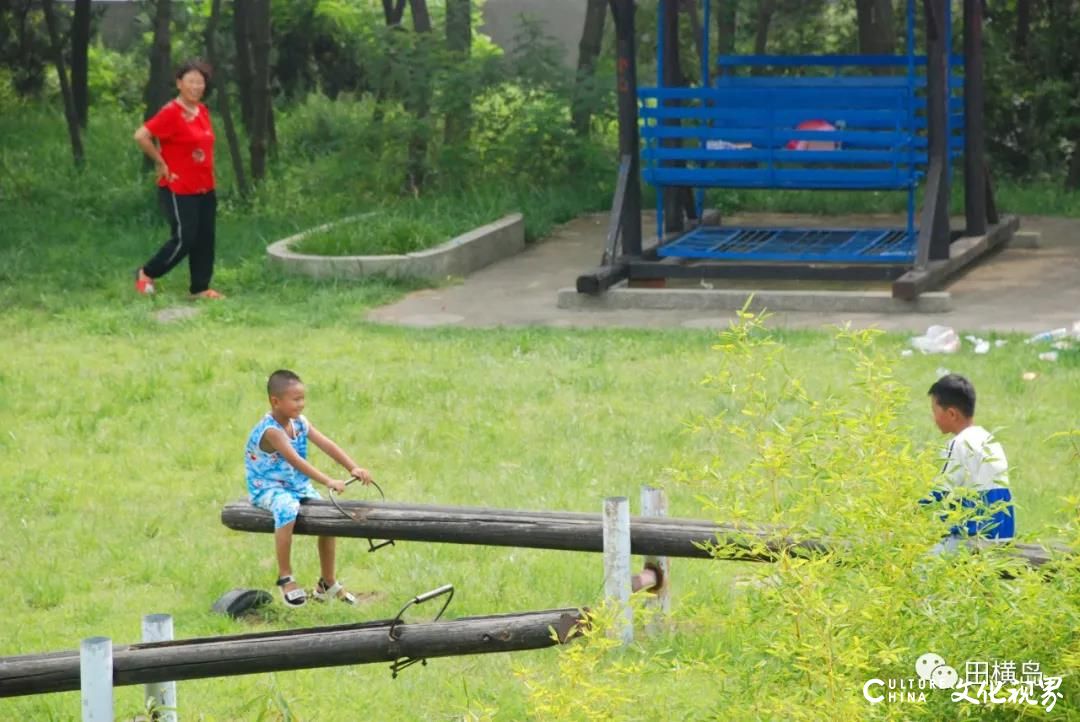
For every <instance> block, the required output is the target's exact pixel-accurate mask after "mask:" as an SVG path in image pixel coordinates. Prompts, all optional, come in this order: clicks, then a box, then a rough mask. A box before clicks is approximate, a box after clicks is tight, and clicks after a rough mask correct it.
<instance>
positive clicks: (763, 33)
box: [752, 0, 776, 75]
mask: <svg viewBox="0 0 1080 722" xmlns="http://www.w3.org/2000/svg"><path fill="white" fill-rule="evenodd" d="M775 13H776V0H760V2H759V3H758V16H757V28H756V30H755V31H754V55H764V54H765V51H766V50H767V49H768V46H769V25H771V24H772V19H773V15H774V14H775ZM761 72H762V68H760V67H758V68H754V70H753V72H752V74H753V75H760V74H761Z"/></svg>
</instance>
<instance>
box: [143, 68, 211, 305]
mask: <svg viewBox="0 0 1080 722" xmlns="http://www.w3.org/2000/svg"><path fill="white" fill-rule="evenodd" d="M209 81H210V67H209V66H208V65H206V64H205V63H202V62H198V61H190V60H189V61H188V62H186V63H184V64H183V65H181V66H180V68H179V69H178V70H177V71H176V89H177V90H178V91H179V93H178V95H177V97H176V98H175V99H174V100H170V101H169V102H168V103H166V104H165V106H164V107H163V108H162V109H161V110H159V111H158V113H157V115H155V116H154V117H153V118H151V119H150V120H148V121H146V123H144V124H143V125H142V126H141V127H140V128H139V129H138V130H136V131H135V142H136V143H137V144H138V146H139V147H140V148H142V151H143V152H144V153H146V155H147V156H149V158H150V159H151V160H152V161H154V166H155V168H156V170H157V179H158V201H159V203H160V205H161V211H162V213H164V214H165V217H166V218H168V219H169V227H170V229H171V231H172V234H171V236H170V238H169V240H167V241H166V242H165V245H163V246H162V247H161V248H160V249H159V250H158V252H157V253H156V254H154V256H153V257H152V258H151V259H150V260H149V261H147V262H146V264H145V265H143V266H142V268H140V269H138V270H137V271H136V272H135V290H136V291H138V292H139V293H142V294H144V295H145V294H151V293H153V292H154V279H156V278H160V277H162V276H164V275H165V274H166V273H168V272H169V271H171V270H172V268H173V267H174V266H175V265H176V264H178V263H179V262H180V261H182V260H183V259H184V257H185V256H187V259H188V267H189V269H190V271H191V289H190V290H191V296H192V298H210V299H217V298H223V296H222V295H221V294H220V293H218V292H217V291H215V290H214V289H212V288H210V278H211V276H213V273H214V225H215V222H216V215H217V197H216V196H215V195H214V130H213V128H212V127H211V125H210V111H208V110H207V109H206V106H205V105H203V104H202V103H201V102H200V101H201V100H202V97H203V94H204V93H205V92H206V84H207V83H208V82H209ZM155 141H156V143H155Z"/></svg>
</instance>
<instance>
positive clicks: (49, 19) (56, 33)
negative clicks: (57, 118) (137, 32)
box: [41, 0, 83, 167]
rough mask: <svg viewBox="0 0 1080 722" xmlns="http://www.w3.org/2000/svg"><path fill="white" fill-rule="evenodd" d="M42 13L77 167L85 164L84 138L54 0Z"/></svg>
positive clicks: (45, 1) (43, 4)
mask: <svg viewBox="0 0 1080 722" xmlns="http://www.w3.org/2000/svg"><path fill="white" fill-rule="evenodd" d="M41 9H42V12H43V13H44V14H45V25H46V26H47V27H48V30H49V42H50V44H51V45H52V55H53V63H54V64H55V65H56V75H57V78H58V79H59V80H60V95H61V96H63V99H64V117H65V118H67V126H68V135H69V136H70V137H71V154H72V156H73V157H74V158H75V165H76V166H80V167H81V166H82V164H83V145H82V137H81V136H80V134H79V118H78V116H77V115H76V113H75V100H74V98H72V97H71V86H70V85H68V78H67V70H66V69H65V68H64V50H63V48H62V47H61V44H60V28H59V27H58V24H57V22H56V10H55V8H54V7H53V0H42V2H41Z"/></svg>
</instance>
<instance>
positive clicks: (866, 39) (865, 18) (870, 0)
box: [855, 0, 896, 75]
mask: <svg viewBox="0 0 1080 722" xmlns="http://www.w3.org/2000/svg"><path fill="white" fill-rule="evenodd" d="M855 14H856V18H857V22H858V25H859V52H860V53H862V54H863V55H892V54H894V53H895V52H896V17H895V16H894V14H893V5H892V0H855ZM871 72H872V73H874V74H876V75H883V74H888V73H889V72H891V69H890V68H888V67H874V68H871Z"/></svg>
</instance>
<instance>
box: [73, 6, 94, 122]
mask: <svg viewBox="0 0 1080 722" xmlns="http://www.w3.org/2000/svg"><path fill="white" fill-rule="evenodd" d="M89 52H90V0H75V15H74V16H73V17H72V20H71V95H72V98H73V100H74V101H75V115H76V116H77V117H78V118H79V125H80V126H82V127H83V128H85V127H86V120H87V118H88V117H89V110H90V93H89V91H88V89H87V69H88V58H87V56H88V54H89Z"/></svg>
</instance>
